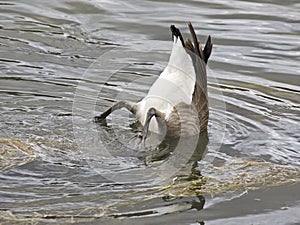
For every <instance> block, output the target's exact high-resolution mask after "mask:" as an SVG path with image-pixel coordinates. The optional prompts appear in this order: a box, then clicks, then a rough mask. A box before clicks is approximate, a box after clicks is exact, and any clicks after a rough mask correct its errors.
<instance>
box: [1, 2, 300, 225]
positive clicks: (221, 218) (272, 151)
mask: <svg viewBox="0 0 300 225" xmlns="http://www.w3.org/2000/svg"><path fill="white" fill-rule="evenodd" d="M0 5H1V8H0V18H1V24H0V71H1V76H0V102H1V105H0V108H1V111H0V115H1V116H0V139H1V140H0V143H1V144H2V148H1V149H0V150H1V157H0V160H1V161H0V164H1V165H0V166H1V173H0V181H1V185H0V212H1V213H0V221H1V223H3V224H14V223H24V224H25V223H29V222H34V223H39V222H40V223H66V224H67V223H72V222H73V223H82V224H147V225H148V224H193V225H194V224H271V223H272V224H299V223H300V218H299V216H298V217H297V214H298V215H299V213H300V196H299V188H300V185H299V183H298V182H297V181H299V178H300V177H299V168H300V154H299V150H300V126H299V121H300V65H299V59H300V4H299V2H298V1H296V0H290V1H279V0H278V1H269V0H263V1H255V0H253V1H246V0H232V1H222V0H214V1H206V0H203V1H201V0H199V1H198V0H195V1H192V0H189V1H176V0H175V1H154V0H143V1H135V0H128V1H120V0H115V1H113V2H111V1H106V0H93V1H84V0H74V1H67V0H60V1H58V0H53V1H40V0H32V1H19V0H10V1H8V0H7V1H5V0H4V1H1V2H0ZM188 21H191V22H192V23H193V24H194V27H195V29H196V32H197V33H198V34H199V35H200V37H201V40H203V42H204V41H205V40H206V37H207V36H208V35H211V36H212V39H213V43H214V48H213V53H212V56H211V59H210V61H209V63H208V68H207V71H208V92H209V98H210V112H211V113H210V123H209V131H208V138H209V142H208V144H207V146H206V145H205V144H204V145H205V146H204V147H203V148H204V150H203V151H206V156H205V159H204V160H203V163H202V164H201V162H199V165H198V166H199V168H198V170H201V173H203V174H204V176H205V174H208V175H209V174H210V173H211V174H214V170H212V169H209V168H210V167H209V166H211V165H214V166H215V167H219V168H221V170H222V171H221V173H217V174H215V176H216V177H217V178H225V179H226V178H229V177H230V178H231V177H233V176H235V175H238V174H240V173H241V172H245V171H243V168H246V167H248V166H249V165H254V164H255V163H252V164H251V163H247V162H253V161H255V162H260V163H265V164H266V165H268V167H269V168H273V169H274V170H273V172H274V173H273V174H274V180H275V178H276V180H277V181H278V179H279V178H277V177H276V175H278V174H279V172H276V171H279V170H276V169H279V168H285V169H286V168H291V169H292V170H293V171H297V172H295V173H291V174H292V175H293V174H294V175H295V174H296V175H295V176H292V175H291V176H290V175H289V174H290V173H286V174H288V175H286V176H285V178H284V179H285V180H282V179H281V180H280V179H279V180H280V182H278V184H281V185H275V187H269V186H268V187H267V188H266V187H265V188H258V189H257V190H252V189H251V190H250V189H247V188H242V189H239V190H238V191H232V190H229V189H227V190H225V189H224V191H220V192H221V193H219V194H218V195H216V196H214V194H209V193H208V192H206V193H204V194H203V195H196V194H194V193H193V194H192V191H191V192H188V193H186V194H181V195H178V196H177V195H175V194H170V195H167V194H166V193H165V192H163V190H165V188H166V185H168V184H169V183H170V182H171V183H172V182H176V179H179V178H178V177H180V176H179V175H178V173H183V174H184V175H182V177H183V178H182V180H183V181H187V180H189V179H191V178H190V176H191V174H190V173H191V170H192V171H193V170H194V169H195V168H194V169H191V168H190V167H188V166H187V168H184V169H183V168H182V167H184V166H182V165H179V166H178V168H174V165H171V166H170V168H169V167H168V168H164V170H156V167H155V165H154V166H153V165H152V166H149V165H145V163H144V161H143V160H141V158H140V157H139V155H138V154H139V153H138V152H137V151H135V150H134V149H133V150H132V149H131V148H133V146H134V145H135V144H136V143H135V142H136V139H134V138H132V137H134V136H135V135H136V132H137V130H138V128H136V126H135V124H134V122H135V119H134V118H133V117H132V116H128V113H126V111H119V112H115V113H114V114H113V115H112V117H111V118H110V119H108V121H107V124H106V125H102V126H101V125H95V124H94V123H93V121H92V118H93V117H94V116H95V115H98V114H99V113H100V112H102V111H103V110H104V109H106V108H107V107H109V106H111V104H112V103H113V102H114V101H115V100H117V99H131V100H137V99H140V98H142V97H143V96H145V94H146V93H147V91H148V89H149V87H150V86H151V83H152V82H153V81H154V80H155V79H156V78H157V76H158V75H159V74H160V72H161V71H162V70H163V68H164V66H166V64H167V61H168V56H169V54H170V50H171V48H172V41H171V34H170V31H169V27H170V25H171V24H175V25H176V26H177V27H179V28H180V29H181V31H182V33H183V34H184V36H185V37H187V35H188V29H187V26H186V24H187V22H188ZM204 142H207V140H206V138H204ZM3 146H4V147H3ZM5 146H6V147H5ZM7 146H10V147H11V148H18V150H20V151H19V152H22V155H18V153H15V154H16V155H14V154H12V156H10V157H11V158H10V160H11V161H14V160H15V161H16V160H17V162H15V164H14V165H7V164H5V165H4V161H5V160H4V159H5V157H6V155H9V154H6V153H7V151H5V149H6V148H7ZM24 146H26V147H24ZM128 146H130V147H128ZM11 148H9V149H11ZM27 148H28V149H27ZM24 149H25V150H26V151H24ZM186 154H187V155H188V154H189V153H186ZM111 155H113V156H114V157H111ZM174 155H176V154H174ZM7 157H8V156H7ZM18 157H19V158H18ZM20 159H21V160H20ZM108 160H109V161H108ZM5 162H6V163H7V161H5ZM240 162H246V164H245V166H240V167H239V168H240V169H239V171H238V172H237V174H233V173H234V170H230V169H224V168H226V167H224V165H233V164H232V163H240ZM176 163H178V161H176ZM179 163H183V164H184V163H185V161H183V162H182V161H180V162H179ZM8 164H9V162H8ZM265 164H264V165H265ZM241 165H242V164H241ZM255 165H262V164H255ZM162 166H163V165H162ZM201 166H202V167H201ZM222 166H223V167H222ZM158 167H159V166H158ZM200 167H201V168H200ZM159 168H161V165H160V167H159ZM222 168H223V169H222ZM257 168H259V166H258V167H257ZM202 169H203V170H202ZM261 170H262V168H260V169H257V170H254V171H248V172H249V174H250V175H249V176H250V177H251V178H253V177H255V174H256V173H257V174H259V173H260V172H261ZM162 171H163V173H162ZM282 171H283V172H284V171H285V170H281V172H282ZM280 174H283V173H280ZM268 175H270V174H268ZM257 176H258V175H257ZM261 176H262V177H263V176H264V173H262V175H261ZM266 177H267V176H266ZM249 179H250V178H249ZM266 179H267V178H266ZM268 182H269V181H268ZM268 182H267V181H266V183H268ZM274 182H275V181H274ZM283 184H285V185H283ZM271 186H273V185H271ZM183 189H184V188H183ZM183 189H182V190H181V191H182V192H184V191H185V190H183ZM189 193H191V194H189Z"/></svg>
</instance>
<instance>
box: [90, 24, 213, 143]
mask: <svg viewBox="0 0 300 225" xmlns="http://www.w3.org/2000/svg"><path fill="white" fill-rule="evenodd" d="M188 28H189V31H190V33H191V37H192V41H191V40H190V39H186V41H184V39H183V37H182V35H181V32H180V30H179V29H177V28H176V27H175V26H174V25H171V27H170V29H171V32H172V39H173V48H172V52H171V56H170V59H169V63H168V65H167V66H166V68H165V69H164V70H163V72H162V73H161V74H160V76H159V77H158V78H157V80H156V81H155V82H154V83H153V85H152V86H151V88H150V90H149V92H148V94H147V96H146V97H144V98H143V99H142V100H140V101H139V102H130V101H119V102H117V103H116V104H114V105H113V106H112V107H110V108H109V109H107V110H106V111H105V112H103V113H102V114H101V115H100V116H96V117H95V122H100V121H102V120H104V119H105V118H106V117H107V116H108V115H109V114H110V113H112V112H113V111H115V110H117V109H120V108H123V107H125V108H126V109H128V110H129V111H130V112H131V113H133V114H134V115H135V116H136V118H137V119H138V120H139V122H140V123H141V124H142V126H143V130H142V139H143V140H145V138H146V137H147V134H148V130H150V131H151V132H155V133H159V134H160V133H163V132H165V134H166V135H167V136H171V137H179V136H191V135H196V134H200V133H201V132H203V131H205V130H207V124H208V114H209V109H208V97H207V75H206V64H207V61H208V59H209V56H210V54H211V51H212V46H213V45H212V42H211V38H210V36H208V39H207V41H206V44H205V47H204V48H203V49H202V45H201V42H200V41H198V39H197V36H196V34H195V31H194V28H193V26H192V24H191V23H190V22H189V23H188ZM165 127H166V128H167V130H165Z"/></svg>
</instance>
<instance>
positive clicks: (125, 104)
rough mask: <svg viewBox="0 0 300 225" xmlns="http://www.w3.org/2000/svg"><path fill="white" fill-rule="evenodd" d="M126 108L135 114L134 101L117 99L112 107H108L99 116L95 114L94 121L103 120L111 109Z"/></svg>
mask: <svg viewBox="0 0 300 225" xmlns="http://www.w3.org/2000/svg"><path fill="white" fill-rule="evenodd" d="M121 108H126V109H128V111H130V112H131V113H133V114H135V103H133V102H129V101H119V102H117V103H116V104H114V105H113V106H112V107H110V108H108V109H107V110H106V111H105V112H103V113H102V114H101V115H100V116H95V117H94V121H95V122H96V123H97V122H101V121H103V120H104V119H105V118H106V117H107V116H108V115H109V114H111V113H112V112H113V111H115V110H118V109H121Z"/></svg>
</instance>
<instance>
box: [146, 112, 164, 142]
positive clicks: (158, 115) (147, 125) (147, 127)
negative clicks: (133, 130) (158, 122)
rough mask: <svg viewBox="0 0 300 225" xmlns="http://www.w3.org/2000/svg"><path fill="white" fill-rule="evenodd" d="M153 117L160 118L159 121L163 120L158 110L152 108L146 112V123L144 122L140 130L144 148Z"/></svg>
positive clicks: (162, 115)
mask: <svg viewBox="0 0 300 225" xmlns="http://www.w3.org/2000/svg"><path fill="white" fill-rule="evenodd" d="M153 116H155V117H160V118H161V119H164V114H163V113H162V112H160V111H159V110H157V109H155V108H153V107H152V108H150V109H149V110H148V112H147V117H146V121H145V124H144V126H143V130H142V143H143V145H144V146H145V140H146V137H147V135H148V131H149V125H150V121H151V119H152V117H153Z"/></svg>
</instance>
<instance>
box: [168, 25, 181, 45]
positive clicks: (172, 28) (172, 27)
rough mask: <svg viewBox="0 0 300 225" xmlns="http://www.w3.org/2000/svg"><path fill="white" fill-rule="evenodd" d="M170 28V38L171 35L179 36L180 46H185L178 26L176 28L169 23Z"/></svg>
mask: <svg viewBox="0 0 300 225" xmlns="http://www.w3.org/2000/svg"><path fill="white" fill-rule="evenodd" d="M170 29H171V32H172V38H173V36H175V37H177V38H178V37H179V38H180V41H181V43H182V46H183V47H185V44H184V41H183V37H182V34H181V32H180V30H179V29H178V28H176V27H175V26H174V25H171V27H170Z"/></svg>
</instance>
